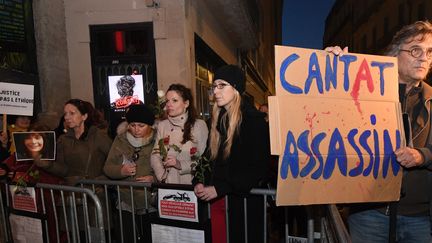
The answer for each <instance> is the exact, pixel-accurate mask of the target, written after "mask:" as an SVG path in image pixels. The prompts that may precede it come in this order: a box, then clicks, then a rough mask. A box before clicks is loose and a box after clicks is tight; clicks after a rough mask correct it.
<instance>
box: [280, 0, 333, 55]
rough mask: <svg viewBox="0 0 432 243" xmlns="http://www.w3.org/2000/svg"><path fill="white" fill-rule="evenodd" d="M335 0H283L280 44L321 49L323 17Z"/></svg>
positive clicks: (324, 17) (325, 16)
mask: <svg viewBox="0 0 432 243" xmlns="http://www.w3.org/2000/svg"><path fill="white" fill-rule="evenodd" d="M334 2H335V0H303V1H301V0H284V4H283V8H284V9H283V15H282V44H283V45H287V46H296V47H304V48H313V49H322V48H323V46H322V37H323V34H324V26H325V19H326V18H327V15H328V13H329V12H330V10H331V7H332V6H333V4H334Z"/></svg>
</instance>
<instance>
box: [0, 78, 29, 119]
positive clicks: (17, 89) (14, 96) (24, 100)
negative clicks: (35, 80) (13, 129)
mask: <svg viewBox="0 0 432 243" xmlns="http://www.w3.org/2000/svg"><path fill="white" fill-rule="evenodd" d="M33 88H34V87H33V85H27V84H13V83H3V82H0V114H9V115H22V116H33V103H34V100H33V99H34V92H33Z"/></svg>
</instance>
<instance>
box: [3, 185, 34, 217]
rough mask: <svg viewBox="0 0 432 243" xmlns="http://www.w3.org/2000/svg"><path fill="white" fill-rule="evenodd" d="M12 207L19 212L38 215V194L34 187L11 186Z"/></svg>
mask: <svg viewBox="0 0 432 243" xmlns="http://www.w3.org/2000/svg"><path fill="white" fill-rule="evenodd" d="M9 190H10V192H11V196H12V207H13V208H14V209H17V210H23V211H28V212H34V213H37V206H36V192H35V189H34V187H24V186H15V185H9Z"/></svg>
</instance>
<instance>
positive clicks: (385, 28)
mask: <svg viewBox="0 0 432 243" xmlns="http://www.w3.org/2000/svg"><path fill="white" fill-rule="evenodd" d="M427 19H432V2H431V1H428V0H364V1H354V0H337V1H336V2H335V4H334V5H333V8H332V10H331V11H330V13H329V15H328V17H327V19H326V24H325V33H324V37H323V43H324V46H334V45H339V46H348V47H349V51H350V52H356V53H368V54H382V53H383V51H384V49H385V48H386V46H387V45H388V44H389V43H390V41H391V39H392V37H393V35H394V34H395V33H396V32H397V31H398V30H399V29H401V27H402V26H404V25H407V24H410V23H413V22H415V21H417V20H427Z"/></svg>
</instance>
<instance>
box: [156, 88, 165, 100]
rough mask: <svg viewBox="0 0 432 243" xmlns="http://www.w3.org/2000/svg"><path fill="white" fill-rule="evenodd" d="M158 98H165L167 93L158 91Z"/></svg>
mask: <svg viewBox="0 0 432 243" xmlns="http://www.w3.org/2000/svg"><path fill="white" fill-rule="evenodd" d="M157 96H158V97H159V98H162V97H164V96H165V92H164V91H163V90H158V91H157Z"/></svg>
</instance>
